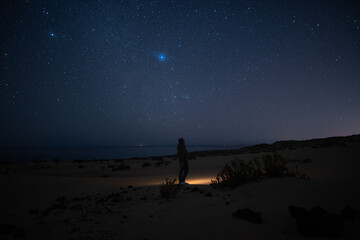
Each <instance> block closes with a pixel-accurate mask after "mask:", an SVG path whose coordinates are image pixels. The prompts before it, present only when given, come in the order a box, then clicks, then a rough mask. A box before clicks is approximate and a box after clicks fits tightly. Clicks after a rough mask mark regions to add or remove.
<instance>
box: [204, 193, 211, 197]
mask: <svg viewBox="0 0 360 240" xmlns="http://www.w3.org/2000/svg"><path fill="white" fill-rule="evenodd" d="M205 197H213V194H212V193H210V192H209V193H207V194H205Z"/></svg>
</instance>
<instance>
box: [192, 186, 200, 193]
mask: <svg viewBox="0 0 360 240" xmlns="http://www.w3.org/2000/svg"><path fill="white" fill-rule="evenodd" d="M191 192H200V189H199V188H198V187H193V188H192V189H191Z"/></svg>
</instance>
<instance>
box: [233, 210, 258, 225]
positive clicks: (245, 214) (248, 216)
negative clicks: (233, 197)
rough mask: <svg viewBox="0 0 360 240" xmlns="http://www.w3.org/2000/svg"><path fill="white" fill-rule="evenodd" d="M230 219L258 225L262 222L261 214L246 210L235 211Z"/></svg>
mask: <svg viewBox="0 0 360 240" xmlns="http://www.w3.org/2000/svg"><path fill="white" fill-rule="evenodd" d="M232 217H233V218H237V219H242V220H246V221H249V222H253V223H259V224H261V223H262V222H263V221H262V218H261V213H259V212H255V211H253V210H251V209H247V208H244V209H239V210H237V211H236V212H234V213H233V214H232Z"/></svg>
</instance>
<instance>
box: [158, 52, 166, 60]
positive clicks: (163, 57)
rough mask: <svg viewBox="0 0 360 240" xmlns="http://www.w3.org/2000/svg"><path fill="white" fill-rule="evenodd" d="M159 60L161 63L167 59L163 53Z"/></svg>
mask: <svg viewBox="0 0 360 240" xmlns="http://www.w3.org/2000/svg"><path fill="white" fill-rule="evenodd" d="M158 59H159V61H165V60H166V57H165V55H164V54H162V53H161V54H159V55H158Z"/></svg>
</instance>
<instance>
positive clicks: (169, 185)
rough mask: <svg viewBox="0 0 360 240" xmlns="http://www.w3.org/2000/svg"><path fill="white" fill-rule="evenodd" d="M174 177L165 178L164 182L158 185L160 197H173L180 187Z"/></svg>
mask: <svg viewBox="0 0 360 240" xmlns="http://www.w3.org/2000/svg"><path fill="white" fill-rule="evenodd" d="M176 181H177V180H176V179H168V178H166V179H165V182H164V183H161V185H160V197H162V198H167V199H169V198H175V197H176V194H177V192H178V191H179V189H180V185H179V184H177V183H176Z"/></svg>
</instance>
